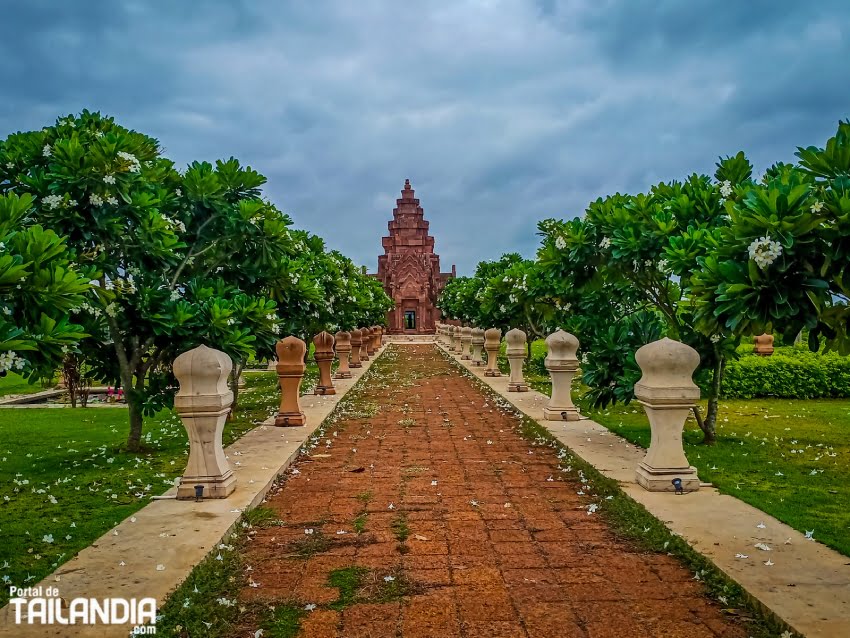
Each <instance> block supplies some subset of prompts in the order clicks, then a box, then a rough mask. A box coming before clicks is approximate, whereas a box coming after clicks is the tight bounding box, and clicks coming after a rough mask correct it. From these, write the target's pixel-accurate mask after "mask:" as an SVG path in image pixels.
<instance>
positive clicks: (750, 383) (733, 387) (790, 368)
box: [721, 347, 850, 399]
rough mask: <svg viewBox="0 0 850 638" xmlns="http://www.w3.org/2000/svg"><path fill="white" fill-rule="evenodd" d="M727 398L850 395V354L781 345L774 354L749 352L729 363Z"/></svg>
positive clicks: (725, 384)
mask: <svg viewBox="0 0 850 638" xmlns="http://www.w3.org/2000/svg"><path fill="white" fill-rule="evenodd" d="M721 395H722V397H723V398H726V399H754V398H758V397H780V398H784V399H820V398H834V399H835V398H846V397H850V357H842V356H840V355H838V354H836V353H834V352H830V353H828V354H820V353H815V352H809V351H807V350H803V349H801V348H791V347H788V348H777V349H776V351H775V352H774V354H773V356H770V357H758V356H755V355H752V354H750V355H745V356H743V357H741V358H740V359H738V360H737V361H730V362H729V363H728V365H727V367H726V375H725V376H724V379H723V390H722V393H721Z"/></svg>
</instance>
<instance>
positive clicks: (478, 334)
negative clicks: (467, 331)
mask: <svg viewBox="0 0 850 638" xmlns="http://www.w3.org/2000/svg"><path fill="white" fill-rule="evenodd" d="M483 347H484V330H483V328H473V329H472V346H471V349H472V365H474V366H481V365H484V360H483V359H482V358H481V349H482V348H483Z"/></svg>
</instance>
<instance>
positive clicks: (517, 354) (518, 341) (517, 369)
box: [505, 328, 528, 392]
mask: <svg viewBox="0 0 850 638" xmlns="http://www.w3.org/2000/svg"><path fill="white" fill-rule="evenodd" d="M505 342H507V344H508V347H507V350H506V353H507V355H508V363H509V364H510V366H511V376H510V378H509V379H508V392H528V385H526V383H525V378H524V377H523V376H522V362H523V360H525V356H526V348H525V344H526V336H525V333H524V332H523V331H522V330H520V329H519V328H514V329H513V330H508V333H507V334H506V335H505Z"/></svg>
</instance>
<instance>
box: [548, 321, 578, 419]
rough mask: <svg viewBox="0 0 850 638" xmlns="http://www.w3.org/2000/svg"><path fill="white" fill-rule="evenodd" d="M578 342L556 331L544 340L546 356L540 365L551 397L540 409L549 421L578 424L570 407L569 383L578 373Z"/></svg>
mask: <svg viewBox="0 0 850 638" xmlns="http://www.w3.org/2000/svg"><path fill="white" fill-rule="evenodd" d="M578 345H579V344H578V339H576V337H575V335H571V334H570V333H569V332H564V331H563V330H558V331H557V332H553V333H552V334H550V335H549V336H548V337H546V348H547V354H546V359H545V360H544V362H543V365H545V366H546V369H547V370H548V371H549V376H550V377H551V378H552V396H551V397H550V398H549V403H548V404H547V405H546V407H545V408H543V417H544V418H545V419H548V420H549V421H578V420H579V419H580V418H581V416H580V415H579V413H578V408H576V406H575V404H573V398H572V382H573V377H574V376H575V374H576V371H577V370H578V357H576V352H577V351H578Z"/></svg>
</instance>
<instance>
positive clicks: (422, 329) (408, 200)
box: [377, 179, 456, 334]
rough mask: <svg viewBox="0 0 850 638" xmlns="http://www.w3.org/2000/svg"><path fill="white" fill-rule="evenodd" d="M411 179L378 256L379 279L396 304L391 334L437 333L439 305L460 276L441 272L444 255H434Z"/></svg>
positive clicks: (391, 314) (389, 322)
mask: <svg viewBox="0 0 850 638" xmlns="http://www.w3.org/2000/svg"><path fill="white" fill-rule="evenodd" d="M413 194H414V193H413V188H411V186H410V180H409V179H406V180H404V189H403V190H402V191H401V198H400V199H397V200H396V208H395V209H394V210H393V218H392V220H391V221H390V222H389V224H388V227H389V231H390V234H389V236H387V237H384V238H383V239H382V240H381V243H382V244H383V246H384V254H383V255H379V256H378V274H377V277H378V279H379V280H380V281H381V283H382V284H384V290H385V291H386V293H387V294H388V295H389V296H390V297H391V298H392V299H393V301H395V309H393V310H391V311H390V312H389V313H388V315H387V325H388V326H389V328H388V332H389V334H434V332H435V328H436V322H438V321H439V320H440V311H439V310H438V309H437V307H436V306H435V304H436V302H437V298H438V297H439V296H440V292H441V291H442V290H443V287H444V286H445V285H446V282H447V281H448V280H449V279H450V278H451V277H454V276H455V275H456V269H455V267H454V266H452V271H451V272H450V273H441V272H440V256H439V255H437V254H435V253H434V238H433V237H431V235H429V234H428V222H427V221H425V218H424V211H423V210H422V207H421V206H420V205H419V200H418V199H417V198H415V197H414V196H413Z"/></svg>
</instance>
